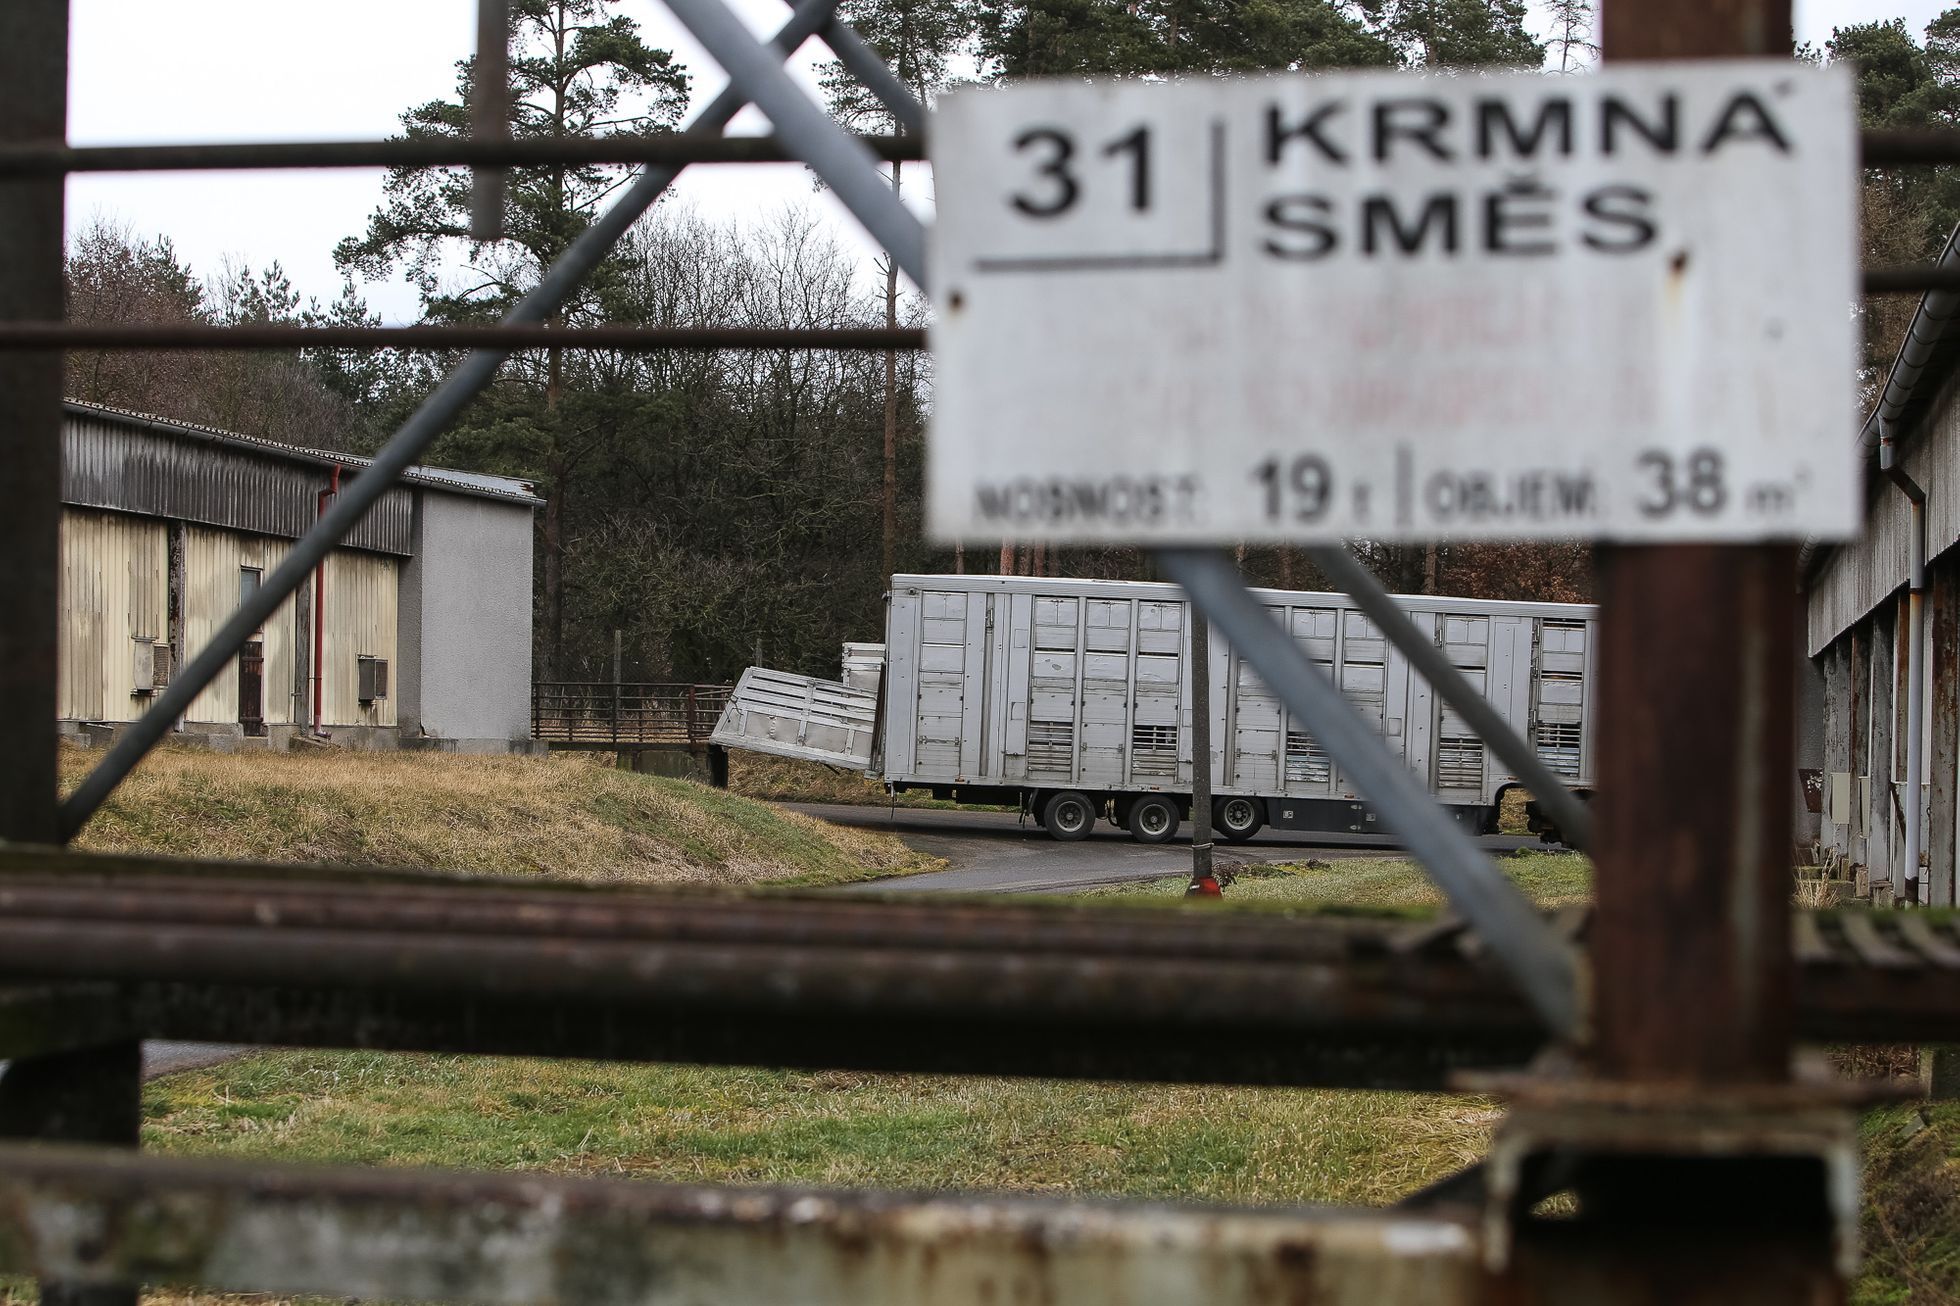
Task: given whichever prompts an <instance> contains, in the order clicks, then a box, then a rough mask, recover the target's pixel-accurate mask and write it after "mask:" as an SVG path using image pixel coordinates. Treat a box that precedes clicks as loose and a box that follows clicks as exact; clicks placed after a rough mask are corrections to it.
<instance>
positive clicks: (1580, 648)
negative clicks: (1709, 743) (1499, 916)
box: [715, 575, 1594, 830]
mask: <svg viewBox="0 0 1960 1306" xmlns="http://www.w3.org/2000/svg"><path fill="white" fill-rule="evenodd" d="M1255 595H1256V597H1257V598H1258V599H1259V600H1260V602H1262V603H1263V604H1265V606H1266V607H1267V608H1268V609H1269V610H1270V611H1271V613H1272V616H1273V620H1274V622H1275V623H1276V624H1278V625H1279V626H1280V627H1281V628H1282V629H1284V630H1287V631H1288V632H1290V633H1291V634H1292V636H1293V638H1294V639H1295V641H1297V642H1298V644H1299V645H1300V647H1301V649H1302V650H1303V651H1304V652H1305V653H1306V654H1307V655H1308V657H1310V658H1311V659H1312V660H1313V661H1314V663H1315V664H1316V665H1317V666H1319V667H1320V668H1321V669H1322V670H1324V671H1325V672H1326V674H1327V675H1328V676H1329V677H1331V678H1332V679H1333V680H1334V681H1335V683H1337V684H1338V685H1339V686H1340V687H1341V689H1342V691H1343V692H1344V693H1345V694H1346V695H1347V697H1348V698H1349V699H1350V700H1351V701H1352V702H1353V703H1354V704H1355V705H1356V706H1357V707H1358V708H1360V709H1361V711H1362V712H1363V714H1364V715H1365V716H1366V717H1367V718H1368V719H1369V720H1370V721H1372V722H1373V723H1374V725H1375V728H1376V729H1377V730H1378V731H1379V732H1380V733H1381V735H1382V736H1383V738H1384V739H1385V740H1387V742H1388V744H1389V746H1390V748H1391V749H1392V750H1393V751H1394V752H1395V753H1396V754H1397V755H1398V756H1400V757H1402V758H1403V759H1404V760H1405V761H1406V762H1407V763H1408V765H1409V767H1410V769H1411V770H1413V771H1414V772H1416V774H1417V775H1418V776H1419V777H1421V778H1422V780H1423V782H1424V783H1425V784H1426V785H1427V786H1428V787H1429V789H1430V790H1431V792H1433V793H1434V794H1435V795H1436V796H1437V798H1438V799H1439V800H1440V801H1442V802H1444V803H1446V804H1450V805H1453V806H1455V807H1457V808H1459V809H1461V810H1462V812H1463V815H1464V817H1465V818H1466V819H1471V820H1482V819H1484V816H1483V815H1482V814H1483V813H1487V811H1488V809H1490V808H1492V807H1493V805H1494V804H1496V803H1497V801H1498V799H1499V797H1500V796H1501V794H1502V792H1503V791H1504V790H1505V789H1506V788H1508V787H1511V786H1513V785H1515V784H1516V783H1517V779H1516V777H1514V776H1512V775H1510V774H1509V773H1508V771H1507V770H1506V769H1505V768H1504V767H1503V766H1502V765H1501V764H1500V763H1499V762H1498V760H1497V758H1496V756H1495V755H1494V754H1492V753H1491V751H1490V750H1489V749H1488V748H1487V747H1486V746H1485V744H1484V741H1483V740H1482V739H1481V738H1479V737H1478V735H1477V733H1476V731H1475V730H1474V729H1472V728H1471V726H1470V725H1469V724H1468V723H1467V722H1465V721H1464V720H1463V719H1462V718H1461V717H1460V716H1459V715H1458V714H1457V713H1456V712H1455V711H1453V710H1451V709H1450V708H1449V707H1448V706H1447V705H1446V704H1445V703H1444V702H1443V701H1442V698H1441V696H1440V695H1438V694H1436V693H1435V692H1433V691H1432V689H1431V688H1430V686H1429V685H1428V683H1427V682H1426V681H1425V680H1424V679H1423V677H1422V676H1421V675H1419V674H1417V673H1416V672H1415V671H1413V670H1412V669H1411V667H1410V666H1409V663H1408V661H1407V660H1406V659H1405V658H1404V657H1403V656H1402V654H1401V652H1400V651H1399V650H1398V649H1397V648H1396V647H1395V646H1394V645H1392V644H1391V643H1390V642H1389V641H1388V640H1387V639H1385V638H1384V637H1383V635H1382V632H1381V631H1380V630H1379V629H1378V628H1377V627H1376V626H1375V624H1374V622H1373V621H1371V620H1370V619H1369V617H1368V616H1367V615H1366V614H1365V613H1363V612H1361V611H1359V610H1357V608H1356V606H1355V604H1354V602H1353V600H1351V599H1349V598H1347V597H1346V596H1345V595H1340V594H1325V593H1315V592H1304V591H1282V590H1260V591H1255ZM1397 602H1398V603H1400V604H1401V605H1402V606H1403V607H1404V608H1405V610H1406V611H1407V612H1408V613H1409V615H1410V617H1411V619H1412V620H1413V621H1414V622H1415V624H1416V626H1417V627H1418V628H1419V629H1420V630H1422V631H1424V632H1426V633H1427V635H1428V636H1429V638H1431V639H1432V640H1434V641H1435V643H1436V645H1437V647H1438V648H1439V649H1441V650H1442V651H1443V652H1444V653H1445V654H1446V655H1447V656H1448V658H1449V660H1450V662H1451V664H1452V665H1453V666H1455V667H1456V668H1457V669H1458V670H1459V671H1460V672H1461V673H1462V675H1463V676H1464V678H1465V679H1467V680H1468V681H1469V682H1470V683H1471V685H1473V686H1474V687H1475V688H1477V689H1479V690H1481V691H1482V692H1483V693H1484V695H1485V696H1486V697H1487V698H1489V699H1490V701H1491V702H1492V704H1493V705H1494V706H1495V707H1496V708H1497V710H1498V713H1499V715H1501V716H1502V717H1503V718H1504V719H1505V720H1507V721H1509V722H1510V723H1511V724H1512V725H1513V727H1514V728H1516V729H1517V731H1518V733H1519V734H1520V735H1522V736H1524V737H1525V738H1527V739H1531V740H1532V741H1533V742H1534V745H1535V747H1536V749H1537V751H1538V752H1539V754H1540V756H1542V757H1544V758H1545V760H1546V761H1547V763H1548V764H1549V765H1550V766H1551V767H1552V769H1553V770H1554V771H1555V772H1557V773H1558V774H1559V775H1561V776H1562V777H1563V778H1565V779H1566V780H1567V782H1568V783H1570V784H1571V785H1573V786H1574V787H1575V788H1579V789H1582V790H1583V789H1587V788H1589V787H1590V783H1591V756H1592V739H1591V732H1590V730H1589V728H1588V726H1587V720H1588V715H1589V713H1588V709H1589V707H1590V697H1591V694H1590V685H1591V681H1592V674H1593V672H1592V659H1593V649H1592V640H1591V631H1592V626H1593V622H1594V610H1593V609H1591V608H1590V607H1585V606H1581V605H1576V604H1553V603H1504V602H1494V601H1489V600H1479V599H1458V598H1441V597H1403V598H1400V599H1398V600H1397ZM1189 645H1190V625H1189V612H1188V608H1187V603H1186V599H1185V595H1184V592H1183V591H1182V590H1181V589H1179V588H1178V587H1177V586H1175V585H1164V584H1155V583H1149V582H1141V581H1107V580H1071V579H1063V578H1049V577H1016V576H905V575H901V576H894V577H893V578H892V589H891V596H890V602H889V608H888V613H887V619H886V630H885V643H884V644H883V645H882V646H880V645H876V644H849V645H846V646H845V655H844V679H845V683H843V684H837V683H833V682H826V681H816V680H810V679H808V678H806V677H802V676H792V675H785V674H783V673H780V672H773V671H764V670H762V669H760V668H754V669H751V670H750V671H749V672H747V673H746V674H745V675H744V677H743V681H742V686H741V687H740V688H738V689H737V691H736V695H735V700H734V702H732V703H731V705H730V707H729V710H728V712H727V713H726V714H724V716H723V718H722V725H721V727H719V728H718V729H717V731H716V734H715V742H716V743H719V744H724V745H726V746H728V747H733V748H748V749H755V750H758V751H762V752H772V753H777V754H780V755H783V756H789V757H804V758H809V759H812V760H816V761H825V762H832V763H835V764H839V765H853V766H857V767H860V768H862V769H864V770H866V771H867V773H869V774H872V775H874V776H875V777H876V778H878V779H881V780H883V781H885V782H887V783H889V784H892V785H897V786H917V787H936V788H942V789H944V788H964V789H967V790H991V791H994V793H995V794H996V797H995V798H989V799H985V800H982V801H997V800H998V794H999V792H1000V791H1007V792H1009V793H1012V792H1016V791H1018V792H1019V793H1020V794H1022V795H1023V797H1024V799H1026V800H1028V801H1030V802H1032V803H1033V804H1034V807H1033V810H1035V811H1037V812H1039V811H1041V810H1042V808H1041V802H1042V797H1041V796H1042V795H1043V794H1052V793H1055V792H1059V791H1064V790H1077V791H1081V792H1083V793H1087V794H1089V795H1091V796H1095V795H1106V796H1109V797H1112V798H1115V799H1116V800H1117V803H1116V808H1117V809H1119V810H1118V815H1117V818H1116V819H1118V820H1119V821H1120V820H1121V819H1122V817H1121V814H1120V809H1122V808H1123V806H1124V804H1125V802H1126V801H1127V798H1126V796H1127V795H1140V794H1150V793H1165V794H1170V795H1173V796H1175V797H1177V798H1178V799H1180V800H1181V799H1182V798H1183V796H1184V795H1187V794H1189V793H1190V790H1191V784H1192V778H1193V759H1192V753H1191V713H1192V705H1193V703H1194V701H1195V699H1194V695H1193V692H1192V685H1191V673H1190V666H1189V653H1190V647H1189ZM880 659H881V660H882V675H880V668H879V666H878V665H876V664H877V662H878V661H879V660H880ZM1211 667H1212V673H1211V676H1212V685H1211V692H1210V712H1211V738H1212V740H1213V741H1214V743H1213V747H1212V759H1211V765H1212V784H1213V788H1214V791H1215V792H1217V793H1219V794H1220V795H1242V796H1246V797H1248V798H1253V799H1256V800H1258V804H1259V809H1260V811H1261V813H1262V817H1261V819H1262V820H1270V821H1271V822H1273V823H1275V824H1283V825H1287V826H1290V827H1293V828H1329V829H1362V830H1365V829H1367V828H1368V824H1369V822H1368V817H1367V816H1366V815H1365V813H1363V812H1362V809H1361V806H1360V800H1359V797H1358V791H1357V789H1356V786H1355V785H1354V783H1353V781H1352V780H1351V779H1350V778H1349V777H1348V776H1347V775H1346V774H1344V773H1343V771H1342V769H1341V768H1340V767H1339V766H1338V765H1337V764H1336V763H1335V762H1334V761H1333V759H1332V758H1330V757H1329V756H1328V754H1327V753H1326V751H1325V750H1324V749H1322V747H1321V746H1320V744H1319V742H1318V741H1316V740H1315V739H1314V738H1313V737H1312V735H1311V734H1310V733H1309V732H1308V731H1307V730H1306V728H1305V727H1304V726H1303V725H1302V724H1301V723H1299V722H1297V721H1295V720H1294V719H1293V718H1292V715H1291V714H1290V713H1288V712H1287V711H1286V710H1285V708H1284V706H1283V705H1282V704H1281V702H1280V700H1279V697H1278V695H1276V694H1274V693H1273V692H1272V690H1271V689H1270V688H1268V687H1267V686H1266V684H1265V683H1264V682H1263V681H1261V680H1260V678H1259V676H1258V674H1257V673H1256V672H1255V671H1254V670H1253V669H1252V667H1251V665H1250V664H1248V663H1246V662H1245V661H1243V660H1242V659H1241V658H1240V657H1239V656H1238V655H1237V653H1236V652H1235V651H1233V650H1232V649H1230V648H1228V647H1227V646H1226V644H1225V642H1224V640H1223V639H1222V638H1220V637H1218V636H1216V635H1214V636H1213V639H1212V648H1211ZM851 695H857V697H856V698H850V697H847V696H851ZM847 702H850V703H856V704H858V707H857V708H856V709H855V711H854V712H853V713H852V714H850V715H849V716H848V717H846V718H843V719H842V720H840V721H837V722H833V721H832V720H831V718H830V717H828V716H826V715H825V714H826V713H827V712H833V711H836V710H840V705H841V704H844V703H847ZM880 704H882V709H881V708H880ZM845 721H847V722H848V723H849V724H850V725H851V726H856V725H858V724H862V725H863V726H864V727H865V732H864V734H863V735H862V737H857V736H852V737H850V738H849V739H845V738H844V737H843V736H842V735H841V734H840V733H839V732H838V730H837V729H830V730H827V729H826V727H827V726H833V725H835V726H838V727H839V729H841V728H842V725H843V723H844V722H845Z"/></svg>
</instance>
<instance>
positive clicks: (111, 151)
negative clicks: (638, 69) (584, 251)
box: [0, 129, 925, 177]
mask: <svg viewBox="0 0 1960 1306" xmlns="http://www.w3.org/2000/svg"><path fill="white" fill-rule="evenodd" d="M853 139H855V140H857V141H859V142H860V143H862V144H863V146H864V148H865V149H867V150H869V151H871V153H873V154H874V155H876V156H877V157H878V158H880V159H883V160H886V161H887V162H891V161H897V162H901V163H913V162H917V161H919V160H922V159H924V158H925V141H924V140H923V139H922V138H921V137H917V136H879V135H854V136H853ZM800 162H802V160H801V159H800V158H799V157H798V156H797V155H796V154H795V153H794V152H793V151H791V150H790V149H789V148H788V147H787V146H785V145H784V144H783V142H782V139H781V138H780V137H777V136H695V135H693V134H692V129H690V131H682V132H674V133H669V134H665V135H660V136H603V137H593V138H583V137H559V138H538V139H530V140H501V141H499V140H479V139H475V138H471V137H466V136H441V137H417V138H414V139H412V140H380V141H226V142H212V143H186V144H173V145H75V146H71V145H62V144H49V143H34V144H26V145H5V146H0V177H58V176H63V175H66V174H69V173H81V172H201V171H207V170H221V169H259V168H450V167H458V168H460V167H471V168H488V167H497V168H527V167H530V168H536V167H547V166H550V165H552V164H575V163H613V164H644V165H648V166H651V165H653V164H666V165H668V166H673V167H679V166H681V165H685V164H701V163H708V164H716V163H800Z"/></svg>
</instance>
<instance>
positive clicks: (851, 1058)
mask: <svg viewBox="0 0 1960 1306" xmlns="http://www.w3.org/2000/svg"><path fill="white" fill-rule="evenodd" d="M1426 937H1427V935H1426V930H1425V929H1424V928H1422V927H1412V926H1410V925H1408V924H1407V923H1400V922H1392V921H1390V922H1356V921H1350V920H1338V921H1311V920H1309V921H1295V920H1285V919H1270V918H1261V917H1242V918H1230V917H1218V916H1205V917H1199V916H1192V915H1190V914H1186V913H1163V912H1155V911H1135V910H1130V911H1109V910H1098V909H1094V908H1083V907H1078V906H1070V905H1058V906H1053V907H1049V906H1022V905H1006V904H1003V905H1000V906H995V905H991V904H989V905H985V906H982V905H966V904H932V905H928V906H917V905H913V904H910V903H903V902H880V901H876V900H868V901H867V900H861V899H856V898H851V899H845V898H837V897H827V896H826V897H789V896H787V895H782V896H771V897H766V898H757V899H717V898H710V897H704V896H698V895H695V896H681V897H674V896H671V895H654V894H620V893H562V892H552V891H544V890H529V891H527V890H518V889H499V888H495V887H490V886H470V887H468V888H467V889H465V890H458V889H457V888H454V887H447V886H445V887H442V888H439V889H431V888H426V887H419V886H413V885H399V884H388V883H370V884H368V885H365V886H363V887H361V888H359V889H358V890H352V891H350V890H346V889H341V888H327V887H325V886H320V885H307V884H304V883H290V882H289V883H263V884H250V883H238V884H230V883H224V882H217V881H212V880H202V881H193V880H185V879H181V878H175V877H171V878H164V877H158V878H155V879H150V880H141V879H132V880H125V881H122V882H118V881H117V880H116V879H114V878H104V877H99V876H92V875H88V874H86V873H79V874H70V875H68V876H65V877H62V878H61V879H59V880H54V879H37V878H34V877H27V876H15V875H8V876H5V877H4V878H0V976H5V977H8V978H14V979H17V980H21V981H25V980H28V979H38V980H43V981H45V980H46V979H48V978H51V977H62V978H79V977H87V978H90V979H108V980H114V981H117V982H119V983H122V984H125V985H129V986H131V988H130V992H131V997H130V1002H131V1010H132V1012H134V1013H135V1016H134V1018H135V1019H137V1020H138V1021H139V1022H140V1027H141V1029H142V1030H143V1032H144V1033H146V1034H148V1035H150V1036H152V1037H174V1038H186V1039H197V1040H208V1041H215V1042H228V1041H235V1040H243V1041H247V1042H264V1043H287V1044H294V1043H300V1044H315V1045H345V1044H351V1045H354V1046H367V1047H394V1048H407V1047H425V1048H431V1049H434V1048H441V1049H443V1050H449V1051H459V1052H464V1051H467V1052H485V1053H491V1052H494V1053H506V1054H539V1055H563V1056H595V1055H603V1056H617V1057H633V1058H641V1059H661V1060H678V1061H703V1062H740V1063H746V1064H759V1065H795V1066H808V1067H826V1066H828V1067H836V1068H859V1069H881V1070H919V1071H925V1070H935V1071H960V1072H967V1073H1004V1074H1035V1075H1057V1076H1067V1077H1083V1078H1123V1079H1142V1080H1177V1081H1205V1080H1211V1081H1219V1082H1240V1083H1276V1084H1345V1085H1361V1084H1366V1085H1377V1086H1384V1087H1386V1086H1410V1087H1436V1086H1439V1085H1441V1084H1443V1083H1444V1082H1445V1081H1446V1080H1447V1078H1448V1076H1449V1074H1450V1073H1451V1072H1452V1071H1453V1070H1456V1069H1459V1068H1463V1067H1466V1066H1471V1065H1476V1064H1480V1063H1481V1064H1501V1065H1513V1064H1517V1063H1518V1062H1520V1061H1522V1060H1523V1059H1524V1058H1526V1057H1528V1056H1529V1055H1530V1054H1531V1052H1532V1051H1533V1050H1534V1049H1535V1048H1536V1046H1537V1042H1538V1040H1537V1036H1536V1034H1535V1032H1534V1029H1533V1026H1532V1024H1531V1021H1530V1019H1529V1016H1528V1014H1527V1013H1526V1012H1524V1011H1523V1009H1522V1008H1521V1007H1520V1006H1519V1005H1518V1004H1517V1003H1516V1002H1515V1001H1514V1000H1513V999H1512V997H1511V995H1510V994H1509V992H1508V991H1507V989H1506V987H1505V986H1504V984H1503V983H1502V981H1501V980H1499V979H1497V978H1496V977H1494V976H1490V975H1487V974H1486V973H1485V970H1484V968H1483V966H1482V965H1481V964H1480V963H1479V962H1478V961H1477V960H1476V959H1475V958H1474V957H1472V956H1470V955H1468V952H1467V951H1466V950H1465V949H1463V948H1460V947H1458V946H1456V945H1455V944H1454V943H1447V944H1446V945H1445V946H1443V947H1441V948H1436V949H1427V950H1425V948H1424V946H1423V943H1424V940H1425V939H1426Z"/></svg>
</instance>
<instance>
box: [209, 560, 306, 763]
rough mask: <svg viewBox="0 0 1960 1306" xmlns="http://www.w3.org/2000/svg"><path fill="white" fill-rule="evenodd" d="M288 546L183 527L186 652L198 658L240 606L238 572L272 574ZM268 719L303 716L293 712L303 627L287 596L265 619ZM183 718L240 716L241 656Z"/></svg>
mask: <svg viewBox="0 0 1960 1306" xmlns="http://www.w3.org/2000/svg"><path fill="white" fill-rule="evenodd" d="M289 547H290V545H289V544H288V542H287V541H285V540H276V539H270V538H268V537H266V536H263V535H241V534H239V533H238V532H236V531H225V530H213V529H211V528H209V527H205V526H191V527H187V528H186V529H185V531H184V654H185V656H186V657H187V658H188V657H196V656H197V654H198V653H199V652H200V651H201V650H202V649H203V648H204V646H205V645H207V644H209V643H210V642H211V637H212V636H213V635H215V634H217V633H218V627H219V626H221V625H223V624H224V621H225V618H226V617H229V616H230V615H231V614H232V613H233V612H234V611H236V610H237V608H238V594H239V573H240V571H242V570H243V569H244V568H246V567H257V568H258V569H259V571H260V573H261V575H265V574H270V572H271V571H272V569H273V568H274V567H276V566H278V565H279V560H280V559H281V558H284V557H285V556H286V550H287V549H288V548H289ZM262 633H263V638H264V642H265V719H266V722H267V723H268V724H272V725H283V724H287V723H290V722H292V721H295V720H299V719H303V718H302V717H296V716H295V715H294V711H295V708H296V707H297V706H298V704H297V703H296V702H295V699H296V698H297V689H296V686H295V684H294V680H293V677H294V675H295V672H296V664H295V662H294V657H295V654H296V651H297V648H298V642H299V628H298V616H297V610H296V609H295V607H294V604H293V600H291V599H287V600H286V601H285V602H284V603H282V604H280V605H279V609H278V611H276V612H274V613H273V614H272V616H271V617H269V618H267V619H266V623H265V626H264V628H263V632H262ZM185 720H187V721H196V722H200V723H203V722H211V723H225V722H236V721H237V720H238V659H236V658H233V659H232V660H231V662H230V664H229V665H227V666H226V668H225V669H224V670H223V671H221V672H219V673H218V676H217V679H215V680H213V681H212V682H211V683H210V684H209V685H207V686H206V687H205V690H204V692H203V693H202V694H199V695H198V696H197V698H196V699H194V700H193V701H192V703H191V709H190V711H189V712H188V713H187V714H186V715H185Z"/></svg>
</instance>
